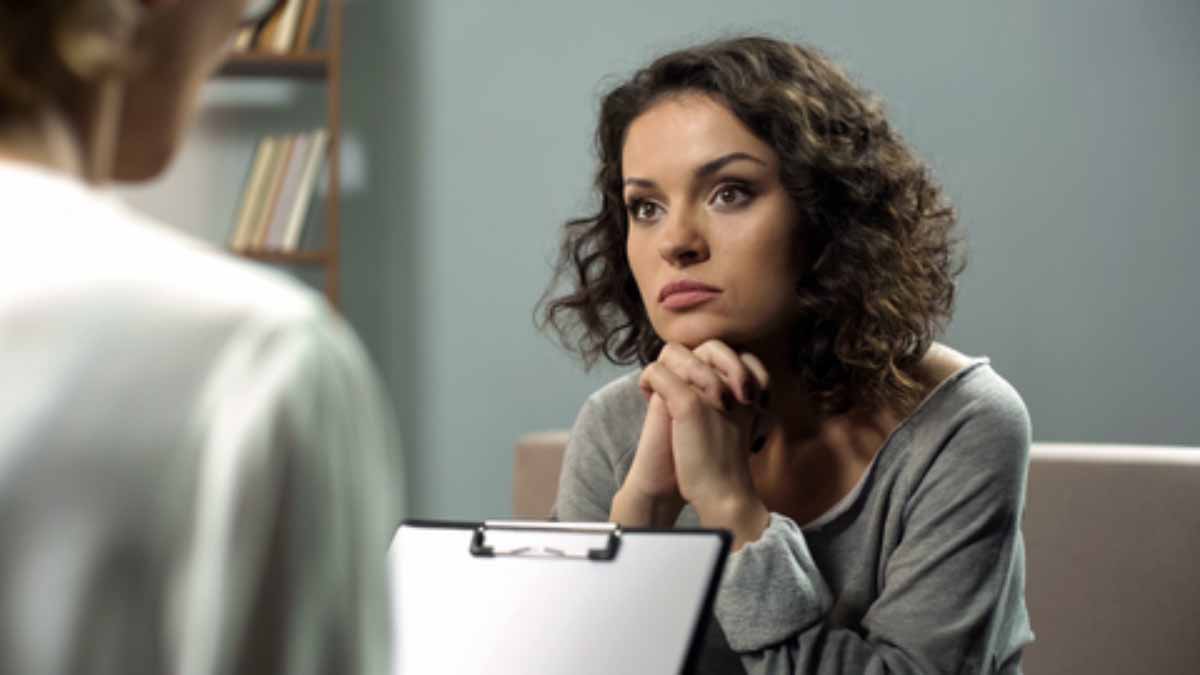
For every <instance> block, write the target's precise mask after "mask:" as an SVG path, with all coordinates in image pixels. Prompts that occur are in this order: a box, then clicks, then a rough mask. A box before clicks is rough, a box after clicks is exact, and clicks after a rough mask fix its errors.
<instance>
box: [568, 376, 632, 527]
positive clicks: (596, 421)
mask: <svg viewBox="0 0 1200 675" xmlns="http://www.w3.org/2000/svg"><path fill="white" fill-rule="evenodd" d="M602 418H603V414H602V413H601V411H600V406H598V405H597V404H596V401H595V399H594V398H589V399H588V400H587V401H586V402H585V403H584V404H583V408H581V409H580V411H579V416H578V417H577V418H576V420H575V425H574V426H573V427H572V428H571V435H570V438H569V440H568V441H567V449H566V452H565V454H564V455H563V467H562V473H561V474H560V477H559V482H558V494H557V495H556V497H555V501H554V508H553V510H552V511H551V517H552V518H554V519H555V520H576V521H607V520H608V516H609V512H610V511H611V510H612V499H613V495H615V494H616V493H617V489H618V488H619V487H620V485H619V484H618V482H617V476H616V471H615V469H614V466H613V462H612V461H611V459H610V458H609V452H608V451H609V449H611V448H612V447H613V443H614V442H615V441H614V439H613V438H612V434H611V431H612V430H611V428H610V427H609V426H608V425H607V424H605V422H604V420H603V419H602Z"/></svg>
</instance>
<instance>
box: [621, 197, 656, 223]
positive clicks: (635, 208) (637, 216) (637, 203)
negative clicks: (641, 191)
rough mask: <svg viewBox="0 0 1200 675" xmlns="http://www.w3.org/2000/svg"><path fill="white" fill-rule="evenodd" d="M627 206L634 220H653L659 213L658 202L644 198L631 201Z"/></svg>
mask: <svg viewBox="0 0 1200 675" xmlns="http://www.w3.org/2000/svg"><path fill="white" fill-rule="evenodd" d="M626 208H628V209H629V215H630V216H632V217H633V219H634V220H652V219H653V218H654V216H655V215H656V214H657V213H658V204H655V203H654V202H648V201H646V200H644V199H637V200H634V201H631V202H629V204H628V206H627V207H626Z"/></svg>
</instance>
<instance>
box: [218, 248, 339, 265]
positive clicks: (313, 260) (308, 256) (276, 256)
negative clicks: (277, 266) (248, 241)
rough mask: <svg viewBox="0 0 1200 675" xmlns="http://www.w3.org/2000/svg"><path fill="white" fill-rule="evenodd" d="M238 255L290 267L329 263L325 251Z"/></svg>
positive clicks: (253, 252)
mask: <svg viewBox="0 0 1200 675" xmlns="http://www.w3.org/2000/svg"><path fill="white" fill-rule="evenodd" d="M238 255H240V256H242V257H243V258H250V259H251V260H258V261H260V262H270V263H284V264H290V265H324V264H326V263H327V262H329V254H328V253H326V252H325V251H272V250H269V249H268V250H256V251H238Z"/></svg>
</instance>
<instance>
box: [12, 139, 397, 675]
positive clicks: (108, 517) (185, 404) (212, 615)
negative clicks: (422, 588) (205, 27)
mask: <svg viewBox="0 0 1200 675" xmlns="http://www.w3.org/2000/svg"><path fill="white" fill-rule="evenodd" d="M0 233H2V234H3V238H2V239H0V382H2V383H3V385H2V386H0V672H2V673H23V674H27V675H41V674H47V675H49V674H56V675H57V674H60V673H63V674H65V673H72V674H79V673H97V674H99V673H122V674H125V673H178V674H180V675H208V674H210V673H211V674H215V673H228V672H287V673H299V674H304V673H317V672H338V673H357V672H363V673H366V672H370V673H380V674H382V673H384V672H386V670H387V660H388V646H387V645H388V625H387V608H388V599H387V592H386V589H387V584H386V576H385V552H386V548H387V544H388V540H389V537H390V535H391V531H392V529H393V527H394V526H395V524H396V522H397V521H398V520H399V518H400V516H401V513H400V508H399V504H401V503H402V487H401V486H402V481H401V475H400V456H399V451H398V447H397V445H396V443H395V441H394V434H393V433H392V431H391V427H390V424H391V422H390V420H391V410H390V408H389V406H388V405H387V404H386V400H385V398H384V397H383V395H382V388H381V387H380V386H379V384H378V382H377V379H376V377H375V376H374V374H373V371H372V369H371V367H370V365H369V363H368V359H367V358H366V355H365V354H364V351H363V349H362V348H361V346H360V344H359V342H358V340H357V339H356V338H355V337H354V335H353V333H352V332H351V330H350V329H349V328H348V327H347V326H346V324H345V323H344V322H343V321H342V320H341V319H340V318H338V317H337V316H336V315H335V314H334V313H333V312H332V311H331V310H330V309H328V307H327V306H326V304H325V303H324V302H323V301H322V300H321V299H320V298H319V297H318V296H316V295H315V294H314V293H312V292H310V291H307V290H304V289H302V288H300V287H299V286H298V285H297V284H295V283H294V282H292V281H290V280H288V279H286V277H284V276H283V275H280V274H277V273H275V272H272V271H270V270H266V269H262V268H260V267H258V266H255V265H252V264H249V263H246V262H242V261H239V260H237V259H235V258H233V257H231V256H227V255H225V254H223V253H221V252H220V251H217V250H215V249H213V248H212V247H210V246H208V245H206V244H204V243H202V242H199V241H196V240H193V239H190V238H188V237H186V236H184V235H182V234H180V233H177V232H173V231H171V230H169V229H167V228H164V227H162V226H160V225H158V224H156V223H153V222H150V221H148V220H146V219H144V218H142V217H140V216H138V215H137V214H135V213H132V212H130V211H129V210H128V209H126V208H124V207H123V206H121V205H119V204H118V203H116V202H115V201H113V200H111V199H109V198H107V197H106V196H104V195H102V194H100V193H98V192H97V191H95V190H93V189H91V188H89V187H88V186H86V185H84V184H82V183H80V182H78V181H76V180H73V179H70V178H68V177H65V176H61V175H58V174H54V173H50V172H47V171H44V170H40V169H37V168H33V167H30V166H26V165H20V164H14V163H7V162H0Z"/></svg>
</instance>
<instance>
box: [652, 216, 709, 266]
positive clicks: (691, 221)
mask: <svg viewBox="0 0 1200 675" xmlns="http://www.w3.org/2000/svg"><path fill="white" fill-rule="evenodd" d="M664 225H665V227H663V228H662V229H661V230H660V233H661V235H660V239H659V241H658V252H659V255H661V256H662V257H663V260H666V261H667V262H669V263H671V264H672V265H676V266H679V267H687V266H688V265H695V264H696V263H700V262H704V261H705V260H708V255H709V251H708V243H707V242H706V241H705V239H704V235H703V233H702V232H701V231H700V227H699V226H698V223H697V222H696V220H695V218H694V216H693V215H691V214H688V213H677V214H674V215H672V216H669V217H668V218H667V222H666V223H664Z"/></svg>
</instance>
